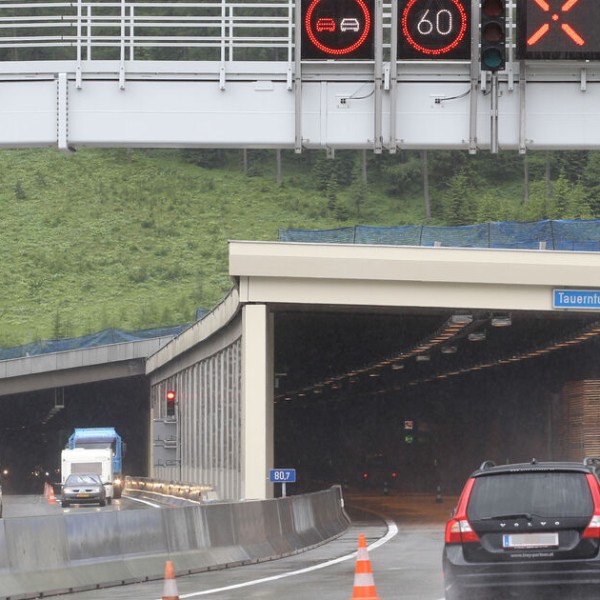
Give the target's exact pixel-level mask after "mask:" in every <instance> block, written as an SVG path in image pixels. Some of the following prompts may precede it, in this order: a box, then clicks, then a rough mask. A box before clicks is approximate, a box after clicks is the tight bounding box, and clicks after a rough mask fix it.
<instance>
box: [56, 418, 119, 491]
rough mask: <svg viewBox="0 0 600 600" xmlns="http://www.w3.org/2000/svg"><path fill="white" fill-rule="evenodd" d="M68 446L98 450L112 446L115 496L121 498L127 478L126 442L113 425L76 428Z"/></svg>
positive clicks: (69, 447) (70, 447)
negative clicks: (125, 462)
mask: <svg viewBox="0 0 600 600" xmlns="http://www.w3.org/2000/svg"><path fill="white" fill-rule="evenodd" d="M66 448H67V449H69V450H74V449H75V448H88V449H90V450H98V449H102V448H110V449H111V451H112V457H113V458H112V463H113V464H112V467H113V468H112V476H113V479H112V483H113V493H114V497H115V498H120V497H121V493H122V491H123V484H124V483H125V479H124V476H123V454H124V452H125V444H124V443H123V440H122V438H121V436H120V435H119V434H118V433H117V432H116V430H115V429H114V428H113V427H91V428H75V431H74V432H73V433H72V434H71V436H70V437H69V440H68V442H67V445H66Z"/></svg>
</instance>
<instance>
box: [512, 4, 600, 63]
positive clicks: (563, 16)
mask: <svg viewBox="0 0 600 600" xmlns="http://www.w3.org/2000/svg"><path fill="white" fill-rule="evenodd" d="M517 11H518V14H517V54H518V58H520V59H542V60H545V59H559V60H599V59H600V27H599V24H600V2H599V1H598V0H522V1H521V2H519V3H517Z"/></svg>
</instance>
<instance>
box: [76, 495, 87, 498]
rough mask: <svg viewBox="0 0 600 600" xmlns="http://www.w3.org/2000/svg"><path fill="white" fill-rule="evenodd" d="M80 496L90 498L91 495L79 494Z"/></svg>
mask: <svg viewBox="0 0 600 600" xmlns="http://www.w3.org/2000/svg"><path fill="white" fill-rule="evenodd" d="M77 497H78V498H89V497H90V495H89V494H77Z"/></svg>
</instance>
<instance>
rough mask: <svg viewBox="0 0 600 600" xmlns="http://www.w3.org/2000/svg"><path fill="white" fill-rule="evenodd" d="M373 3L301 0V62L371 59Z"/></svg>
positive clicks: (360, 0) (372, 48)
mask: <svg viewBox="0 0 600 600" xmlns="http://www.w3.org/2000/svg"><path fill="white" fill-rule="evenodd" d="M373 10H374V0H302V58H307V59H330V58H335V59H371V60H372V59H373V58H374V44H373Z"/></svg>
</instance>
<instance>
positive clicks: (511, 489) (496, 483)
mask: <svg viewBox="0 0 600 600" xmlns="http://www.w3.org/2000/svg"><path fill="white" fill-rule="evenodd" d="M592 512H593V503H592V497H591V494H590V489H589V486H588V483H587V480H586V478H585V474H584V473H566V472H557V471H553V472H533V473H532V472H525V473H506V474H498V475H489V476H483V477H477V478H476V479H475V485H474V486H473V491H472V493H471V498H470V500H469V506H468V508H467V516H468V518H469V520H473V521H477V520H479V519H485V518H494V517H499V516H509V515H520V514H532V515H538V516H540V517H562V518H565V517H583V516H590V515H591V514H592Z"/></svg>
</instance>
